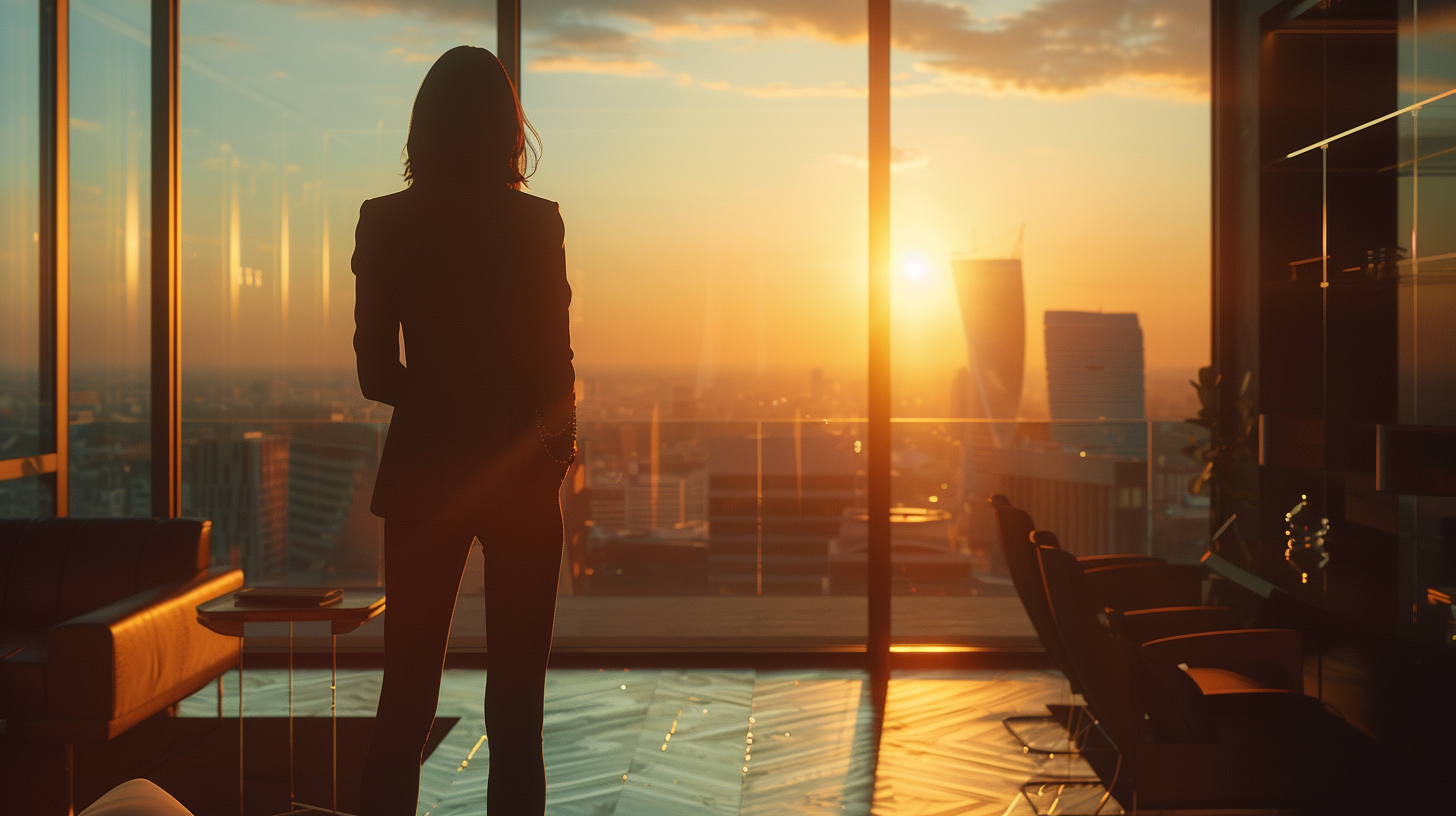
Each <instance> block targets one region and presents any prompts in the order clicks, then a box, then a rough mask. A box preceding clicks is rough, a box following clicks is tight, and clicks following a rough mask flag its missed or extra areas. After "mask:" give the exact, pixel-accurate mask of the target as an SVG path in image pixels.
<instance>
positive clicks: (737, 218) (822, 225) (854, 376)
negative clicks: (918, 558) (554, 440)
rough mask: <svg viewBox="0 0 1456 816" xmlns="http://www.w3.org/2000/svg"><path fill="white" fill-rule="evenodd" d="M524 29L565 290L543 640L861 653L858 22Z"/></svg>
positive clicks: (752, 17)
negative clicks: (573, 444)
mask: <svg viewBox="0 0 1456 816" xmlns="http://www.w3.org/2000/svg"><path fill="white" fill-rule="evenodd" d="M523 13H524V21H523V31H522V37H523V40H524V48H523V60H522V82H521V85H522V88H521V91H522V95H523V99H524V100H525V106H526V111H527V113H528V114H529V115H530V116H531V117H532V120H533V121H534V122H535V124H536V127H537V128H538V129H539V130H540V131H541V137H542V140H543V143H544V145H545V155H544V157H543V159H542V162H541V169H540V172H539V173H538V175H537V176H536V177H535V178H534V179H533V180H532V190H533V191H534V192H536V193H537V194H539V195H543V196H545V197H547V198H551V199H556V200H559V201H560V202H561V203H562V212H563V215H564V216H565V219H566V223H567V258H568V265H569V272H570V276H571V280H572V284H573V286H574V288H575V291H576V299H575V301H574V304H573V312H572V331H573V341H574V344H575V347H576V349H577V371H578V377H579V378H580V383H579V388H578V399H579V400H580V406H579V412H580V419H581V443H580V444H581V458H580V463H579V466H578V467H577V468H576V469H575V470H574V471H573V472H572V474H570V477H569V479H568V484H567V488H566V490H565V491H564V493H563V495H564V498H565V507H566V509H567V515H568V533H567V538H568V555H567V564H566V565H565V571H566V573H567V575H566V576H564V579H563V585H564V586H565V587H566V588H567V589H568V591H569V592H570V594H571V597H564V598H563V599H562V601H561V607H560V608H561V612H562V617H561V622H560V625H559V626H558V636H559V637H562V638H567V639H578V640H577V642H583V641H595V642H605V641H617V640H621V639H625V640H629V641H632V642H638V643H648V642H650V643H656V644H660V645H667V644H678V645H681V644H690V643H700V644H702V643H717V644H722V645H737V644H742V643H758V644H775V645H787V644H798V645H845V644H856V643H862V642H863V641H864V637H865V607H864V582H863V580H862V579H860V577H859V575H857V574H856V573H855V572H854V569H855V568H854V567H853V566H852V565H840V566H847V567H848V571H847V572H846V571H843V570H841V569H839V568H838V567H837V566H836V561H835V555H834V554H835V551H836V547H837V545H838V542H841V541H844V540H846V539H848V538H853V537H854V536H855V535H856V534H858V535H860V536H862V535H863V531H862V530H861V529H860V528H862V527H863V522H862V520H861V521H857V520H856V510H857V509H862V508H863V507H864V502H865V478H864V471H865V467H866V465H865V452H864V446H865V434H864V427H863V417H864V415H865V414H864V412H865V397H864V394H865V375H864V371H865V348H866V334H865V325H866V308H867V306H866V290H865V276H864V267H865V262H866V261H865V244H864V241H863V235H864V231H865V219H866V214H865V213H866V209H865V201H866V186H865V173H864V169H863V166H864V143H865V118H864V93H865V91H864V77H865V48H864V40H863V37H864V27H865V15H864V8H863V6H862V5H861V4H853V3H846V4H841V5H835V4H830V5H827V6H825V7H823V8H821V9H816V10H814V11H812V12H807V13H806V12H802V11H800V10H796V9H780V8H776V7H775V5H774V4H763V5H762V6H759V7H755V8H753V9H731V8H726V7H725V8H723V9H715V8H712V7H711V6H710V7H705V8H702V9H696V10H694V9H690V8H687V7H663V8H661V9H655V8H644V7H638V6H636V5H635V4H630V3H620V2H612V1H611V0H585V1H584V2H573V3H566V4H544V3H529V2H528V3H525V4H523ZM860 515H861V516H862V512H861V513H860ZM863 570H864V567H863V561H862V560H861V563H860V566H859V567H858V572H859V573H860V574H862V573H863Z"/></svg>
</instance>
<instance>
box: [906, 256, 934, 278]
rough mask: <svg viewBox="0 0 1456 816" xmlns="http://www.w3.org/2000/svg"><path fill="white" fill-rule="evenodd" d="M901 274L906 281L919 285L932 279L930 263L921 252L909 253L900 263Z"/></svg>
mask: <svg viewBox="0 0 1456 816" xmlns="http://www.w3.org/2000/svg"><path fill="white" fill-rule="evenodd" d="M900 272H901V274H903V275H904V276H905V279H906V280H910V281H914V282H917V283H918V282H920V281H923V280H925V279H926V278H928V277H930V262H929V261H927V260H926V259H925V256H924V255H923V254H921V253H919V252H909V253H906V255H905V257H904V258H903V259H901V261H900Z"/></svg>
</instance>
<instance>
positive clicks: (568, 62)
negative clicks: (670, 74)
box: [527, 55, 667, 77]
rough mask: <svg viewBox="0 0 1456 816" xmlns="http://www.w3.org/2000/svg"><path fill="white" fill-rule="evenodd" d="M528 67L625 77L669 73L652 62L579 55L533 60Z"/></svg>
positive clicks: (542, 70)
mask: <svg viewBox="0 0 1456 816" xmlns="http://www.w3.org/2000/svg"><path fill="white" fill-rule="evenodd" d="M527 67H528V68H530V69H531V70H532V71H540V72H542V73H578V74H612V75H613V76H624V77H644V76H663V75H665V74H667V71H664V70H663V69H662V68H661V67H660V66H658V65H657V64H656V63H654V62H653V61H652V60H647V59H619V58H612V57H608V58H600V59H597V58H592V57H587V56H579V55H571V56H561V57H541V58H539V59H534V60H532V61H531V63H530V65H528V66H527Z"/></svg>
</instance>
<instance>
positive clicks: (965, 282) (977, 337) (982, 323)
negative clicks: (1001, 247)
mask: <svg viewBox="0 0 1456 816" xmlns="http://www.w3.org/2000/svg"><path fill="white" fill-rule="evenodd" d="M951 268H952V270H953V272H954V275H955V283H956V293H957V294H958V295H959V296H960V303H961V321H962V323H964V324H965V331H966V356H967V358H968V359H969V360H970V372H971V376H970V378H969V379H968V381H967V382H966V383H965V386H966V388H967V393H966V394H965V395H963V396H961V399H962V400H963V402H962V403H961V404H962V405H963V409H964V411H965V415H966V416H967V417H970V418H973V419H1015V418H1016V414H1017V410H1018V409H1019V408H1020V407H1021V381H1022V376H1023V373H1024V370H1025V365H1026V299H1025V294H1024V291H1023V287H1022V282H1021V259H1020V258H976V259H970V258H966V259H955V260H953V261H951Z"/></svg>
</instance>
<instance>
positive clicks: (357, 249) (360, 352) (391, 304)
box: [353, 201, 405, 405]
mask: <svg viewBox="0 0 1456 816" xmlns="http://www.w3.org/2000/svg"><path fill="white" fill-rule="evenodd" d="M373 205H374V202H373V201H365V202H364V204H363V206H361V207H360V208H359V226H358V228H357V229H356V230H355V231H354V260H353V267H354V355H355V358H356V360H357V363H358V369H359V390H360V391H362V392H364V398H365V399H371V400H375V401H376V402H382V403H385V404H386V405H399V403H400V399H401V398H402V397H403V396H404V393H405V367H404V366H403V365H402V364H400V362H399V304H398V303H397V302H396V301H395V299H394V298H392V297H390V295H389V292H388V289H387V287H386V285H385V274H386V270H385V269H384V268H383V261H384V259H383V257H382V253H381V252H380V246H381V244H382V243H383V240H384V236H382V235H380V234H379V233H380V230H381V229H382V227H381V225H380V224H379V223H378V219H377V218H376V217H375V215H374V209H375V208H374V206H373Z"/></svg>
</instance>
